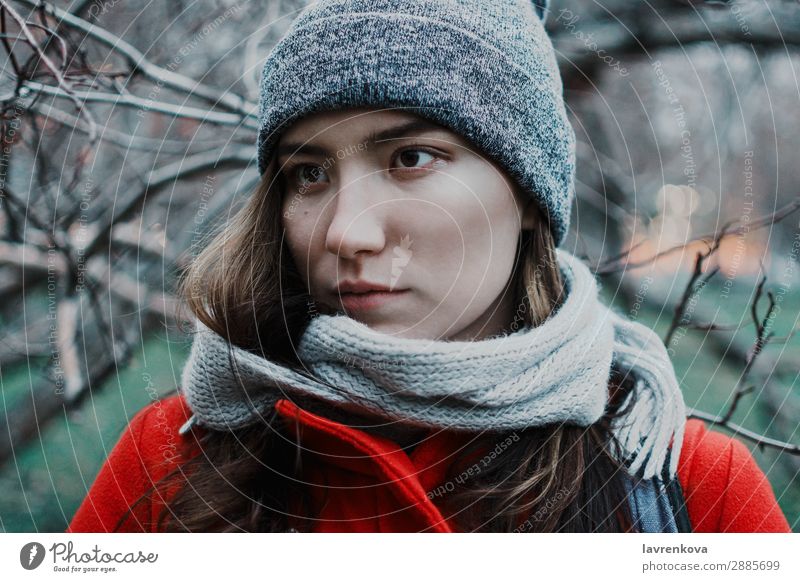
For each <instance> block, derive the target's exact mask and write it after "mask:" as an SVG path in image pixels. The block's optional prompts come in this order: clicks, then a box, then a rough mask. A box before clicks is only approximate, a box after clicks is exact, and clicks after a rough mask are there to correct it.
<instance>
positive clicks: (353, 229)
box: [325, 176, 386, 259]
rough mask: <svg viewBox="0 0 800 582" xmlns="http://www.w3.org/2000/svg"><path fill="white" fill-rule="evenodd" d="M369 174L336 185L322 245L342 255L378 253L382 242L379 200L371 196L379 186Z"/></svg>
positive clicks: (381, 247)
mask: <svg viewBox="0 0 800 582" xmlns="http://www.w3.org/2000/svg"><path fill="white" fill-rule="evenodd" d="M374 182H375V181H374V180H373V179H371V178H370V177H369V176H366V177H364V176H361V177H356V178H354V179H352V180H350V181H348V182H345V184H346V185H345V186H342V188H340V189H339V192H338V193H337V194H336V199H335V202H334V205H335V206H334V210H333V218H332V219H331V222H330V225H329V226H328V232H327V236H326V238H325V248H326V249H327V250H328V252H330V253H333V254H335V255H338V256H339V257H342V258H345V259H355V258H356V257H358V256H360V255H362V254H369V253H378V252H380V251H381V250H382V249H383V248H384V246H385V245H386V237H385V233H384V227H383V222H382V220H383V219H382V215H383V213H382V211H381V204H380V200H379V199H378V197H376V196H374V193H375V192H376V188H379V187H380V186H379V185H377V184H375V183H374Z"/></svg>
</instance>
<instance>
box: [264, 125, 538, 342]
mask: <svg viewBox="0 0 800 582" xmlns="http://www.w3.org/2000/svg"><path fill="white" fill-rule="evenodd" d="M277 156H278V157H277V170H278V171H279V172H280V173H281V174H282V175H283V176H284V178H285V185H286V191H285V193H284V199H283V205H282V217H283V218H282V220H283V226H284V228H285V231H286V242H287V244H288V246H289V250H290V252H291V255H292V257H293V259H294V261H295V264H296V266H297V268H298V269H299V271H300V274H301V276H302V278H303V280H304V281H305V282H306V284H307V286H308V290H309V292H310V294H311V296H312V297H313V298H314V299H315V301H316V302H317V303H318V304H320V305H321V307H322V308H321V309H320V311H323V312H331V311H340V312H344V313H346V314H347V315H349V316H350V317H352V318H354V319H357V320H359V321H361V322H362V323H364V324H366V325H368V326H369V327H371V328H372V329H375V330H376V331H379V332H383V333H388V334H393V335H395V336H397V337H404V338H417V339H421V338H424V339H436V340H445V339H448V340H462V341H466V340H477V339H482V338H486V337H489V336H492V335H495V334H498V333H500V332H502V331H503V330H505V329H506V328H507V326H508V325H509V324H510V322H511V321H512V319H513V316H514V311H515V310H516V305H514V302H513V291H512V287H511V284H510V283H511V281H510V278H511V274H512V269H513V265H514V259H515V254H516V245H517V240H518V237H519V235H520V228H532V221H533V215H532V213H533V212H535V210H534V209H533V204H532V203H531V204H529V203H528V199H526V198H523V197H522V196H521V195H519V194H518V193H517V192H516V188H515V184H514V182H513V181H512V180H511V179H510V178H508V177H507V176H506V175H505V174H504V173H503V172H502V171H501V170H500V168H499V167H498V166H497V165H496V164H494V163H493V162H490V161H489V160H487V159H484V158H483V157H482V156H481V154H480V152H479V151H477V150H476V149H475V148H473V147H471V145H470V143H469V142H468V141H467V140H466V139H464V138H462V137H461V136H460V135H459V134H456V133H454V132H452V131H450V130H448V129H446V128H443V127H441V126H438V125H435V124H433V123H431V122H428V121H426V120H424V119H423V118H421V117H419V116H417V115H414V114H412V113H409V112H405V111H397V110H392V111H389V110H371V109H349V110H346V111H342V110H340V111H335V112H325V113H316V114H313V115H310V116H307V117H305V118H303V119H301V120H299V121H297V122H295V123H294V124H293V125H292V126H291V127H290V128H289V129H288V130H287V131H286V132H285V133H284V134H283V135H282V137H281V139H280V142H279V144H278V149H277ZM526 207H527V210H526ZM348 283H355V284H356V285H361V286H362V287H358V286H356V287H351V288H346V287H344V286H346V284H348ZM365 285H366V286H365ZM369 287H378V288H382V289H385V290H386V291H384V292H365V291H367V289H368V288H369Z"/></svg>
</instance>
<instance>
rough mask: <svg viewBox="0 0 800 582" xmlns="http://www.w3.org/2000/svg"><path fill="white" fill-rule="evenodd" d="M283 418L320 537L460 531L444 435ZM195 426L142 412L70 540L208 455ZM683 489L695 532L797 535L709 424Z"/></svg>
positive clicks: (173, 413)
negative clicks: (413, 435) (449, 511)
mask: <svg viewBox="0 0 800 582" xmlns="http://www.w3.org/2000/svg"><path fill="white" fill-rule="evenodd" d="M275 408H276V410H277V412H278V414H280V415H281V416H282V417H284V418H286V419H287V420H289V421H290V422H291V423H292V424H290V426H291V427H292V428H293V429H298V431H299V434H300V439H301V444H302V446H303V447H304V448H305V449H307V452H308V453H310V454H308V455H304V465H303V466H304V471H305V473H304V475H303V479H304V481H306V482H308V483H309V487H310V488H311V493H312V499H313V500H315V501H314V502H315V503H316V507H315V508H314V509H315V510H316V511H317V512H316V515H317V516H318V519H319V521H317V522H316V524H317V526H316V531H320V532H412V531H431V532H452V531H454V528H453V526H452V525H451V524H450V523H448V521H447V520H445V518H444V517H443V516H442V514H441V513H440V511H439V509H438V508H437V506H436V496H435V495H430V496H429V495H428V494H427V492H435V491H436V490H437V487H441V486H442V485H443V481H444V475H445V470H446V468H447V465H448V462H449V459H450V458H451V457H450V453H452V452H454V451H456V450H458V447H459V445H460V444H461V443H459V437H457V436H454V434H453V433H448V432H446V431H445V432H439V433H438V434H436V435H434V436H432V437H430V438H428V439H426V440H424V441H423V442H421V443H420V444H419V445H417V446H416V447H415V448H414V449H413V450H412V451H411V453H406V452H405V451H404V450H403V449H402V448H400V447H399V446H398V445H396V444H395V443H393V442H392V441H390V440H388V439H385V438H382V437H379V436H374V435H371V434H368V433H366V432H364V431H361V430H358V429H355V428H351V427H348V426H345V425H342V424H339V423H336V422H333V421H331V420H328V419H326V418H323V417H321V416H317V415H315V414H312V413H310V412H308V411H306V410H303V409H301V408H299V407H298V406H296V405H295V404H293V403H292V402H291V401H289V400H286V399H282V400H279V401H278V403H277V404H276V407H275ZM190 416H191V411H190V409H189V407H188V406H187V404H186V402H185V400H184V399H183V396H182V395H180V394H176V395H173V396H169V397H167V398H165V399H163V400H160V401H156V402H154V403H152V404H150V405H148V406H147V407H145V408H144V409H142V410H141V411H139V412H138V413H137V414H136V415H135V416H134V418H133V419H132V420H131V422H130V424H129V425H128V427H127V428H126V429H125V431H124V432H123V434H122V436H121V437H120V439H119V441H118V442H117V444H116V446H115V447H114V449H113V450H112V451H111V454H110V455H109V456H108V459H107V461H106V462H105V464H104V465H103V466H102V467H101V469H100V472H99V474H98V475H97V478H96V479H95V481H94V483H93V484H92V486H91V488H90V490H89V491H88V493H87V496H86V498H85V499H84V500H83V502H82V504H81V505H80V507H79V508H78V511H77V512H76V514H75V516H74V517H73V519H72V522H71V523H70V525H69V527H68V528H67V530H66V531H67V532H68V533H73V532H108V531H112V530H113V528H114V526H115V525H116V523H117V521H118V520H119V518H120V517H121V516H122V515H123V514H124V513H125V512H126V511H127V509H128V507H129V505H130V504H132V503H133V502H134V501H135V500H136V499H138V498H139V496H140V495H141V494H142V493H143V492H145V491H147V490H148V489H149V488H150V487H151V486H152V484H153V483H154V482H156V481H157V480H158V479H160V478H161V477H162V476H163V475H165V474H166V473H167V472H168V471H169V470H170V469H172V468H174V467H175V466H176V463H178V462H180V461H182V460H186V459H188V458H190V457H192V456H194V455H195V454H198V453H200V452H201V451H200V449H199V447H198V446H197V444H196V441H195V439H196V437H195V436H194V435H193V434H192V432H189V433H187V434H186V435H183V436H181V435H179V434H178V429H179V428H180V426H181V425H182V424H183V423H184V422H186V420H188V419H189V417H190ZM195 430H198V429H195ZM199 430H202V428H201V429H199ZM292 432H293V434H294V432H295V431H294V430H293V431H292ZM311 451H313V453H311ZM678 480H679V482H680V484H681V486H682V488H683V492H684V497H685V500H686V505H687V509H688V513H689V520H690V522H691V524H692V528H693V531H695V532H790V531H791V529H790V528H789V524H788V522H787V520H786V518H785V517H784V515H783V513H782V512H781V510H780V508H779V506H778V504H777V501H776V499H775V495H774V493H773V491H772V487H771V486H770V484H769V481H768V480H767V478H766V476H765V475H764V473H763V472H762V471H761V469H760V468H759V467H758V466H757V465H756V463H755V460H754V459H753V457H752V456H751V454H750V452H749V450H748V449H747V448H746V447H745V446H744V444H742V442H740V441H739V440H737V439H735V438H732V437H729V436H726V435H724V434H723V433H720V432H717V431H714V430H709V429H708V428H706V426H705V424H704V423H703V422H702V421H699V420H696V419H690V420H689V421H688V422H687V425H686V432H685V437H684V441H683V447H682V449H681V456H680V459H679V463H678ZM322 483H327V484H328V485H330V486H331V487H330V489H329V490H328V499H327V503H325V504H324V506H322V504H321V500H322V493H323V490H322V486H321V485H311V484H322ZM160 509H161V505H160V504H158V503H157V502H154V503H152V504H150V503H147V504H141V505H140V506H139V508H138V509H137V511H135V513H134V516H135V517H134V518H133V519H128V520H127V521H126V526H125V527H126V529H124V530H123V531H137V532H141V531H153V528H152V527H151V526H150V525H149V524H150V523H154V522H155V517H156V515H157V514H158V511H159V510H160Z"/></svg>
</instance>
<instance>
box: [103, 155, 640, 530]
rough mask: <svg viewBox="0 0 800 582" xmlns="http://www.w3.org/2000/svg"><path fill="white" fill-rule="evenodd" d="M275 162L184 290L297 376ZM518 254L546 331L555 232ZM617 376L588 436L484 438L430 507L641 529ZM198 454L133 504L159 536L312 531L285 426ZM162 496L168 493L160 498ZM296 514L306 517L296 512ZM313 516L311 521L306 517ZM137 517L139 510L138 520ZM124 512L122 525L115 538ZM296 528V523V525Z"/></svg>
mask: <svg viewBox="0 0 800 582" xmlns="http://www.w3.org/2000/svg"><path fill="white" fill-rule="evenodd" d="M272 168H273V166H272V165H270V167H269V169H268V170H267V172H266V173H265V174H264V176H263V178H262V180H261V182H260V183H259V185H258V186H257V187H256V189H255V191H254V192H253V195H252V196H251V197H250V199H249V201H248V202H247V203H246V205H245V206H244V207H243V208H242V209H241V210H240V211H239V212H238V213H237V214H236V215H235V217H234V218H233V219H232V221H231V222H230V223H229V224H228V225H227V226H226V227H225V228H224V230H222V232H220V233H219V234H217V235H216V236H215V237H214V238H213V239H212V240H211V242H210V243H209V244H208V246H206V248H205V249H204V250H203V251H202V252H201V253H200V254H199V255H198V256H197V258H196V259H195V260H194V261H193V262H192V263H191V265H190V266H189V267H188V268H187V271H186V273H185V275H184V276H183V277H182V279H181V281H180V293H181V295H182V297H183V299H184V300H185V305H186V307H188V309H189V310H190V311H191V313H192V314H193V315H194V316H195V317H197V318H198V319H200V320H201V321H202V322H203V323H204V324H205V325H206V326H208V327H209V328H211V329H212V330H214V331H215V332H217V333H218V334H220V335H222V336H223V337H226V338H227V339H228V340H229V341H230V342H231V343H232V344H234V345H238V346H240V347H242V348H244V349H248V350H251V351H253V352H254V353H258V354H260V355H262V356H264V357H266V358H271V359H273V360H275V361H279V362H281V363H282V364H284V365H292V366H296V365H298V361H297V358H296V354H295V351H294V349H293V347H292V346H295V345H297V341H298V340H299V337H300V336H301V335H302V333H303V331H304V329H305V326H306V325H307V323H308V321H309V318H310V314H309V307H308V306H309V303H312V302H313V300H312V299H311V298H310V297H309V296H308V294H307V292H306V289H305V286H304V284H303V282H302V280H301V279H300V277H299V275H298V273H297V271H296V269H295V268H294V264H293V261H292V260H291V258H290V256H289V253H288V252H287V250H286V247H285V245H284V244H283V242H282V241H283V226H282V221H281V203H282V197H283V194H282V193H283V191H284V190H283V181H282V177H281V175H280V174H278V175H277V177H276V179H274V180H273V179H272V178H271V176H273V175H274V174H273V171H272ZM538 221H539V224H538V226H537V227H536V228H534V229H532V230H524V231H522V232H521V236H520V239H519V242H518V245H517V261H516V263H515V269H514V275H513V277H512V278H511V279H510V281H511V284H510V285H509V288H508V289H507V290H506V292H509V293H513V294H514V298H515V304H516V305H518V306H519V308H518V310H517V313H516V315H515V317H514V322H512V324H511V325H512V327H516V326H522V325H527V326H535V325H539V324H540V323H542V322H543V321H544V320H545V319H546V318H547V317H548V316H549V315H550V314H551V313H552V312H553V310H554V309H556V308H557V306H558V305H559V302H560V300H561V299H562V298H563V292H564V286H563V281H562V278H561V273H560V271H559V269H558V265H557V262H556V258H555V245H554V243H553V239H552V236H551V234H550V229H549V228H548V224H547V223H546V222H545V221H544V220H543V219H542V217H541V214H540V215H539V218H538ZM629 384H630V383H625V382H623V381H622V378H621V377H620V376H619V375H618V374H617V373H616V372H615V370H613V369H612V374H611V380H610V385H609V389H610V399H609V404H608V406H607V409H606V412H605V415H604V416H603V417H602V418H601V419H600V420H599V421H598V422H597V423H595V424H593V425H592V426H589V427H579V426H573V425H569V424H566V423H558V424H552V425H547V426H539V427H530V428H527V429H525V430H518V431H510V432H504V433H503V432H485V433H481V434H477V435H475V438H474V439H472V442H471V444H469V445H468V446H466V447H464V449H463V450H462V451H460V453H459V455H458V456H457V458H456V460H455V462H453V463H452V465H451V467H450V470H449V475H447V476H446V478H447V480H448V483H452V484H454V485H453V486H452V487H448V488H447V489H448V490H446V491H444V492H442V495H441V497H439V498H437V500H436V501H435V503H436V504H437V506H439V507H440V508H441V509H442V512H443V515H445V517H446V518H447V519H448V520H450V521H451V523H452V524H454V526H455V527H457V528H458V530H459V531H496V532H509V531H517V532H555V531H563V532H595V531H596V532H619V531H633V526H632V524H631V521H632V520H631V514H630V510H629V508H628V504H627V501H626V491H625V488H624V483H623V479H624V478H627V477H626V476H627V472H626V470H625V468H624V467H623V466H622V464H621V463H620V462H619V461H618V460H617V459H619V451H620V449H619V444H618V443H617V442H616V440H615V439H614V437H613V435H612V433H611V430H610V425H611V422H612V420H613V419H614V418H616V417H617V416H622V415H624V414H626V413H627V410H628V408H629V406H632V404H633V402H632V400H631V399H628V402H629V405H628V406H626V407H625V410H621V409H620V404H621V402H623V401H624V400H625V396H626V395H627V394H628V393H629V391H630V385H629ZM193 432H195V433H199V436H198V437H197V444H198V445H199V447H200V449H201V450H202V454H200V455H197V456H195V457H194V458H192V459H191V460H189V461H188V462H185V463H183V464H182V465H181V466H180V467H178V468H176V469H175V470H174V471H172V472H170V474H168V475H167V476H166V477H164V479H162V481H161V482H159V483H157V484H156V485H155V486H154V487H153V488H152V489H151V490H150V491H149V492H147V493H146V494H144V495H143V496H142V497H141V498H140V499H139V501H138V502H137V503H139V502H142V501H144V500H145V499H147V498H153V497H154V495H155V492H156V491H158V498H159V501H160V502H161V503H164V506H163V510H162V511H161V512H160V514H159V516H158V519H157V524H156V529H158V530H159V531H286V530H287V529H289V525H290V523H291V524H292V525H293V527H294V528H297V529H302V528H305V529H309V530H310V529H312V528H313V517H314V516H311V515H308V514H307V512H308V507H309V506H310V504H309V499H308V497H307V493H306V491H305V490H304V489H303V487H302V486H301V485H300V483H302V479H301V474H302V456H301V452H300V447H299V443H297V442H295V441H293V440H292V438H287V435H288V434H289V433H288V432H286V429H285V427H284V426H282V424H281V420H280V417H279V416H277V415H276V414H274V411H273V414H272V415H271V417H270V418H268V419H267V422H266V423H265V424H264V423H259V424H258V425H256V426H251V427H247V428H244V429H239V430H230V431H226V432H219V431H213V430H195V431H193ZM501 442H505V443H506V445H507V448H505V449H504V451H503V453H502V454H501V455H497V457H496V458H495V459H493V460H492V462H491V463H488V464H487V465H486V466H485V467H483V468H482V470H481V471H480V473H479V474H478V475H476V476H470V478H469V479H463V478H459V477H458V476H459V472H460V471H461V470H462V469H463V468H464V467H466V466H468V465H469V464H470V463H471V462H474V459H475V455H478V454H481V452H482V451H486V450H491V449H493V448H494V447H496V446H497V444H498V443H501ZM164 487H166V488H168V489H169V490H172V491H173V494H171V495H169V496H168V497H167V496H166V495H163V494H162V493H161V492H160V490H161V489H163V488H164ZM298 507H299V508H301V511H300V513H301V514H303V515H305V516H306V517H307V520H305V521H303V520H298V518H294V519H292V520H291V521H290V520H289V518H288V514H289V513H291V512H295V514H296V513H297V508H298ZM303 512H306V513H303ZM129 514H130V512H129ZM127 517H129V515H126V516H123V518H122V519H121V520H120V522H119V524H118V527H120V526H121V525H122V524H123V523H124V521H125V519H126V518H127ZM297 524H301V525H299V527H298V525H297Z"/></svg>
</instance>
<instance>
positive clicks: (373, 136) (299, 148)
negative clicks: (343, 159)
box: [275, 119, 446, 157]
mask: <svg viewBox="0 0 800 582" xmlns="http://www.w3.org/2000/svg"><path fill="white" fill-rule="evenodd" d="M444 129H446V128H445V127H444V126H442V125H440V124H438V123H435V122H433V121H429V120H427V119H412V120H411V121H407V122H405V123H401V124H399V125H395V126H394V127H389V128H387V129H384V130H381V131H377V132H372V133H370V134H369V135H368V136H366V138H365V139H364V140H363V141H362V143H364V142H366V143H367V144H368V145H373V144H376V143H380V142H382V141H389V140H392V139H398V138H401V137H405V136H408V135H409V134H415V133H423V132H426V131H441V130H444ZM288 154H309V155H317V156H324V155H327V154H328V150H327V149H325V148H324V147H321V146H318V145H314V144H309V143H299V142H294V143H285V144H281V145H280V146H279V147H278V149H277V152H276V154H275V155H276V156H277V157H281V156H285V155H288Z"/></svg>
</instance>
